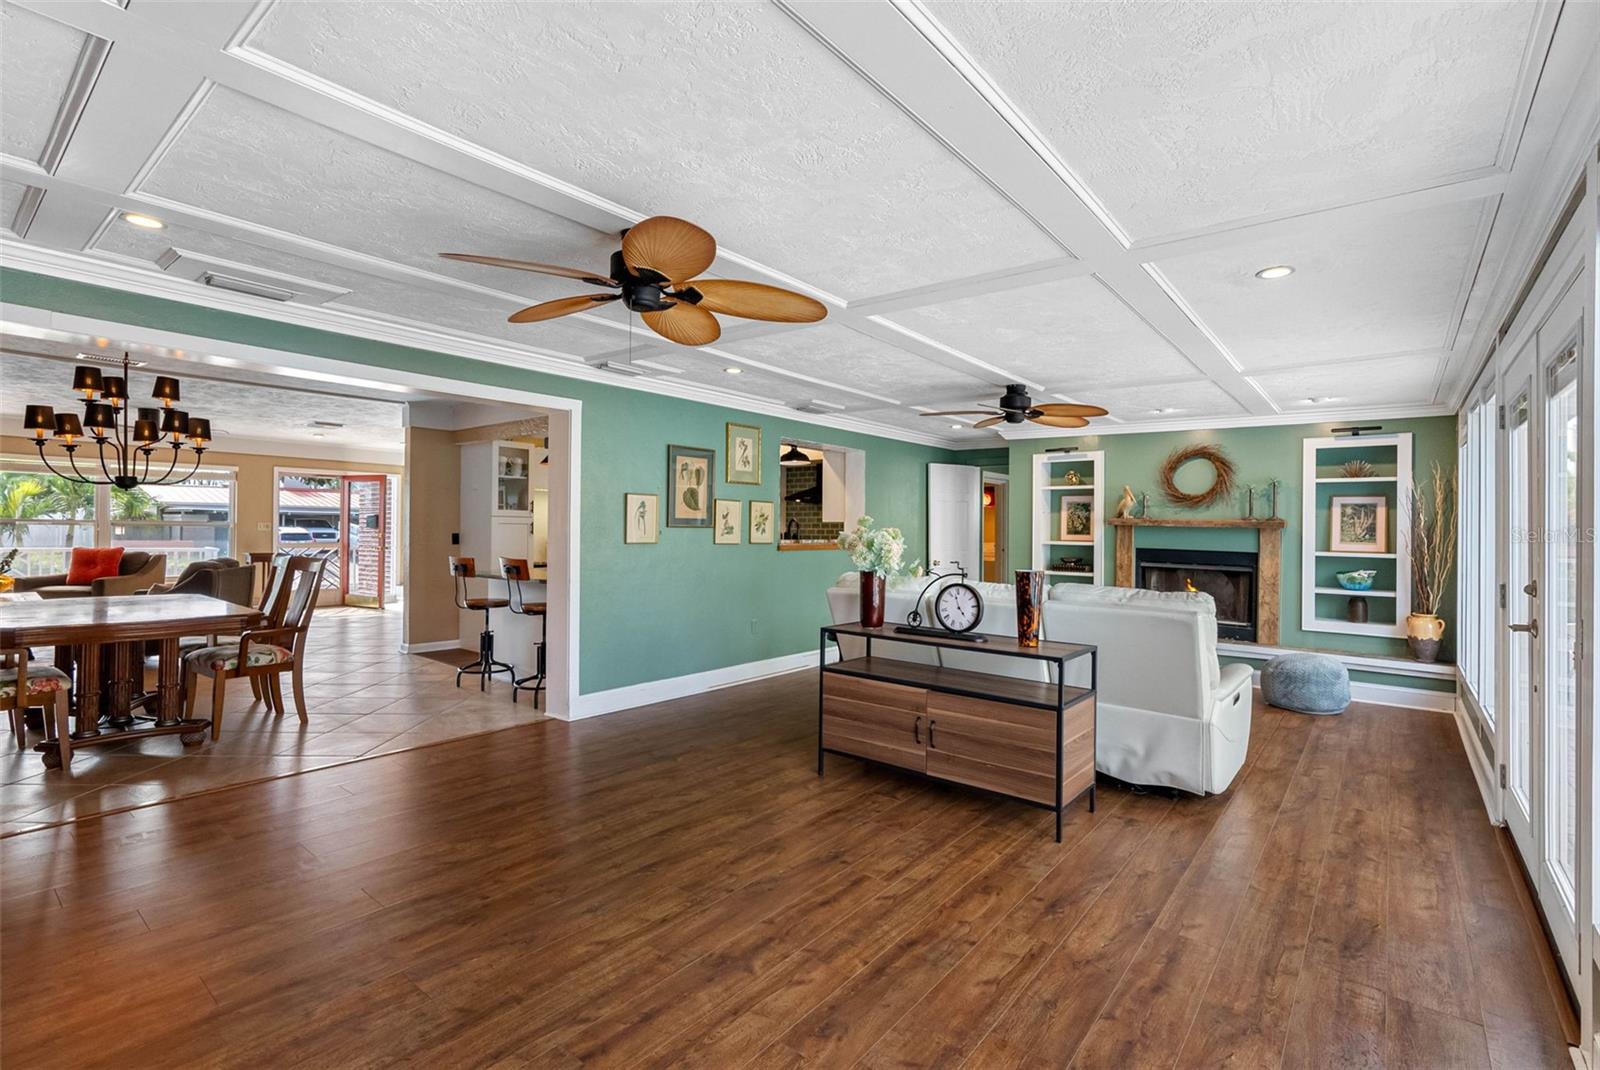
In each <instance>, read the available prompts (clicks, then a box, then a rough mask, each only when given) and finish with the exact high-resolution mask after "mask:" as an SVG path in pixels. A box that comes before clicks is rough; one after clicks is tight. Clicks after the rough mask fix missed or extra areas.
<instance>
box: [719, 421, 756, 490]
mask: <svg viewBox="0 0 1600 1070" xmlns="http://www.w3.org/2000/svg"><path fill="white" fill-rule="evenodd" d="M723 463H724V464H725V465H726V466H727V469H728V470H727V472H726V473H724V475H723V479H724V481H725V482H728V483H750V484H759V483H760V482H761V428H759V427H751V426H750V425H749V424H729V425H728V442H727V449H726V452H725V454H724V462H723Z"/></svg>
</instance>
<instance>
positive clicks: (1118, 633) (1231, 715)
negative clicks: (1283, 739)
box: [828, 572, 1251, 794]
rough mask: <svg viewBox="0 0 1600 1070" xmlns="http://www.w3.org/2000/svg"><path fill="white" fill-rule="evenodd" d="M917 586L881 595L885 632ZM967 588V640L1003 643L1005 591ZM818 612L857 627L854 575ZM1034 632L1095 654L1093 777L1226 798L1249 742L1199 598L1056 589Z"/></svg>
mask: <svg viewBox="0 0 1600 1070" xmlns="http://www.w3.org/2000/svg"><path fill="white" fill-rule="evenodd" d="M925 582H926V581H924V580H917V581H902V582H900V583H897V584H896V585H894V586H893V587H892V588H891V589H890V591H889V596H888V604H887V607H886V610H885V613H884V623H885V624H889V625H892V624H895V623H900V622H903V621H904V620H905V618H906V612H907V611H908V610H909V609H911V608H912V605H913V604H914V602H915V600H916V598H917V594H918V592H919V591H921V590H922V587H923V584H924V583H925ZM974 586H976V587H977V588H978V589H979V592H980V593H981V594H982V595H983V600H984V616H983V622H982V624H981V625H980V626H979V630H980V631H983V632H985V633H987V634H990V635H1015V634H1016V622H1017V614H1016V593H1015V591H1014V590H1013V589H1012V588H1011V586H1010V585H1008V584H998V583H984V584H974ZM935 590H937V588H935ZM930 599H931V592H930ZM828 609H829V612H830V613H831V614H832V617H833V620H834V623H836V624H842V623H846V622H848V621H854V620H858V619H860V615H861V614H860V588H859V585H858V582H857V577H856V574H855V573H853V572H850V573H846V574H845V575H843V576H841V577H839V580H838V582H837V583H836V584H835V585H834V586H833V587H832V588H830V589H829V591H828ZM930 612H931V606H924V608H923V616H924V617H927V616H929V615H930ZM1041 634H1042V636H1043V638H1045V639H1049V640H1057V641H1061V642H1079V643H1093V644H1095V645H1096V646H1097V647H1099V665H1098V671H1099V679H1098V681H1097V684H1098V688H1099V694H1098V698H1097V713H1096V725H1095V727H1096V746H1095V767H1096V768H1097V769H1099V770H1100V771H1101V772H1103V773H1108V774H1110V775H1111V776H1114V777H1117V778H1118V779H1120V780H1126V781H1128V782H1129V783H1133V784H1159V785H1164V786H1167V787H1173V788H1180V789H1182V790H1184V791H1189V792H1194V793H1196V794H1204V793H1207V792H1220V791H1225V790H1227V787H1228V785H1229V784H1231V783H1232V782H1233V778H1234V776H1235V775H1237V773H1238V772H1239V768H1240V767H1241V766H1242V765H1243V764H1244V756H1245V751H1246V749H1247V748H1248V746H1249V742H1250V710H1251V694H1250V670H1249V668H1248V667H1247V666H1244V665H1227V666H1224V665H1220V664H1219V663H1218V662H1217V617H1216V604H1215V603H1214V602H1213V601H1212V600H1211V596H1210V595H1205V594H1184V593H1177V594H1167V593H1163V592H1158V591H1141V590H1133V589H1130V588H1126V587H1092V586H1088V585H1086V584H1057V585H1055V586H1054V587H1052V588H1051V589H1050V592H1049V597H1048V598H1047V599H1046V600H1045V604H1044V607H1043V612H1042V614H1041ZM858 643H859V641H853V640H849V639H843V640H841V644H842V646H843V649H842V650H841V655H842V656H843V657H846V658H850V657H859V656H860V654H861V652H862V651H861V649H860V646H859V645H858ZM873 653H874V654H875V655H878V656H881V657H895V658H903V659H904V660H908V661H920V662H924V663H939V664H944V665H948V666H950V667H952V668H963V669H976V670H979V671H985V672H995V671H997V670H998V671H999V672H1000V674H1002V675H1009V676H1025V677H1028V678H1031V679H1044V678H1046V674H1047V673H1048V671H1049V670H1048V667H1047V666H1045V665H1043V664H1041V663H1038V662H1028V661H1022V660H1020V659H1016V658H996V657H992V656H986V655H983V654H978V653H969V652H967V651H964V650H952V651H946V650H942V649H940V648H933V647H918V646H910V645H907V644H891V643H890V642H887V641H880V642H875V643H874V644H873ZM1067 683H1068V684H1075V685H1078V686H1087V685H1088V683H1089V679H1088V665H1087V663H1086V662H1078V663H1077V664H1075V665H1074V666H1072V667H1070V668H1069V670H1068V676H1067Z"/></svg>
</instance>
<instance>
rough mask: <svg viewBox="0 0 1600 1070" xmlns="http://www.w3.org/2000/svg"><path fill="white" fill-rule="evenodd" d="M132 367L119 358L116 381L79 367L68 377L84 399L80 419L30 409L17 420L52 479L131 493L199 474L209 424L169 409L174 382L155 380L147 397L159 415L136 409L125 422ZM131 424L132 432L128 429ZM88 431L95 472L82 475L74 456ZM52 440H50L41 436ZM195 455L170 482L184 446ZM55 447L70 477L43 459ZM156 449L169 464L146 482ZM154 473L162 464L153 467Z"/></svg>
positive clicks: (162, 378) (165, 378)
mask: <svg viewBox="0 0 1600 1070" xmlns="http://www.w3.org/2000/svg"><path fill="white" fill-rule="evenodd" d="M131 366H132V362H131V361H130V360H129V358H128V354H127V353H124V354H122V374H121V375H101V374H100V369H99V368H95V367H92V366H90V365H87V364H80V365H78V366H77V368H75V369H74V370H73V373H72V389H73V391H74V392H76V393H79V394H82V395H83V419H82V420H81V421H80V420H79V419H78V417H77V416H75V415H74V414H72V413H70V412H61V413H58V412H56V411H55V410H54V409H53V408H51V407H50V406H49V405H29V406H28V407H27V411H26V412H25V413H24V415H23V417H22V426H23V427H24V428H25V429H27V430H29V431H32V432H33V438H34V445H35V446H37V447H38V448H39V459H40V460H41V461H43V462H44V466H45V467H46V468H48V469H49V470H50V471H51V472H52V473H54V474H55V475H57V476H60V477H61V478H62V479H70V480H72V481H73V482H74V483H90V484H95V485H105V486H114V487H120V488H122V489H123V490H132V489H133V488H134V487H137V486H140V485H141V484H148V485H151V486H161V485H162V484H167V483H182V482H184V481H185V480H187V479H189V478H190V477H191V476H193V475H194V474H195V472H196V471H197V470H199V468H200V458H201V457H203V456H205V452H206V443H207V442H210V441H211V421H210V420H204V419H201V418H200V417H198V416H190V415H189V414H188V413H186V412H184V411H183V410H182V409H175V408H173V407H172V406H173V403H174V402H176V401H177V400H178V380H177V379H174V378H173V377H172V376H170V375H158V376H156V384H155V388H154V389H153V390H151V391H150V396H151V397H153V398H155V399H156V400H157V401H159V402H161V408H159V409H144V408H142V409H139V410H138V416H136V417H134V418H133V419H131V420H130V419H129V414H130V412H131V411H132V410H130V409H129V407H128V369H129V368H130V367H131ZM130 424H131V426H130ZM85 428H87V429H88V431H89V435H90V436H91V438H90V441H92V442H93V443H94V445H95V448H96V452H97V453H98V454H99V456H98V458H97V459H98V461H99V463H100V471H99V472H98V473H96V472H95V471H94V468H93V466H92V464H91V466H90V467H89V473H88V474H87V475H85V474H84V473H83V471H82V470H81V469H80V468H79V467H78V458H77V452H78V448H79V446H80V445H81V443H80V442H79V440H80V439H83V438H84V429H85ZM47 435H48V436H52V437H50V438H49V439H47V438H46V436H47ZM185 439H188V442H189V448H190V449H192V450H194V464H193V465H192V466H191V467H190V468H189V471H187V472H185V473H184V474H183V475H180V476H176V477H174V476H173V472H174V471H176V470H177V467H178V461H179V459H180V457H181V455H182V453H183V446H184V440H185ZM47 441H49V442H54V443H55V444H56V445H58V446H60V447H61V449H62V450H63V451H65V452H66V455H67V464H68V466H69V467H70V468H71V469H72V473H71V474H70V475H69V474H67V473H66V472H62V471H60V470H59V469H57V468H56V466H55V465H53V464H51V463H50V458H49V456H47V455H46V454H45V450H44V448H45V444H46V442H47ZM161 446H170V447H171V448H172V459H171V460H170V461H168V462H167V470H166V471H165V472H162V473H161V474H160V475H158V476H156V477H155V478H154V479H152V478H151V477H150V458H151V457H152V456H153V455H154V454H155V452H156V450H157V449H158V448H159V447H161ZM155 466H156V469H157V470H158V471H159V470H160V468H161V462H160V461H159V460H157V461H156V465H155Z"/></svg>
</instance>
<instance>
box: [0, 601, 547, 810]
mask: <svg viewBox="0 0 1600 1070" xmlns="http://www.w3.org/2000/svg"><path fill="white" fill-rule="evenodd" d="M400 634H401V620H400V611H399V609H398V607H391V608H390V609H388V610H384V611H378V610H371V609H349V608H335V609H319V610H318V611H317V612H316V615H315V616H314V617H313V618H312V623H311V640H310V643H309V646H308V650H309V651H310V654H309V655H308V657H307V660H306V668H305V684H306V702H307V706H308V708H307V714H308V717H309V723H308V724H306V725H301V724H300V720H299V718H298V717H296V716H295V712H294V700H293V699H292V698H291V697H290V696H289V694H288V690H289V689H288V688H287V687H285V688H284V694H285V698H287V699H288V700H289V712H288V714H286V715H285V716H283V717H274V716H273V715H272V714H271V713H270V712H268V710H267V707H266V704H265V703H262V702H256V701H253V700H252V699H251V696H250V686H249V684H247V683H246V682H245V681H243V680H235V681H233V682H232V683H230V684H229V685H228V704H227V707H226V712H225V713H224V714H223V721H222V738H221V739H219V740H217V741H216V742H211V741H209V740H208V741H207V742H205V743H204V744H202V745H200V746H198V747H184V746H183V745H182V744H181V743H180V742H179V741H178V737H176V736H161V737H157V738H154V739H141V740H133V741H131V742H128V743H123V744H112V745H110V746H105V747H93V748H86V749H84V750H80V751H78V752H77V753H76V754H75V755H74V756H73V760H72V768H71V770H70V771H67V770H59V769H55V770H47V769H45V768H44V766H43V764H42V763H41V762H40V760H39V755H38V754H36V753H34V752H33V751H32V750H31V749H30V750H27V751H18V750H16V749H15V746H14V744H13V742H12V740H11V735H10V732H9V731H6V732H5V733H4V737H3V743H0V748H3V749H0V834H6V833H13V832H21V831H25V830H27V829H31V828H36V827H38V826H40V825H48V824H54V823H57V822H61V821H70V820H74V819H77V818H81V817H87V816H89V815H91V814H98V813H105V812H108V811H111V810H120V809H125V808H127V807H130V806H140V805H144V804H147V803H153V802H160V801H163V800H166V799H176V798H181V797H182V796H185V795H193V794H196V793H198V792H203V791H210V790H212V789H214V788H220V787H226V786H228V785H232V784H244V783H249V782H251V781H255V780H264V779H268V778H272V777H279V776H287V775H289V774H292V773H298V772H303V771H305V770H307V769H316V768H320V767H322V766H328V765H337V764H340V763H342V762H348V761H352V760H354V759H356V758H360V757H363V756H368V755H373V754H387V753H390V752H393V751H398V750H409V749H411V748H413V747H418V746H423V745H426V744H430V743H438V742H440V741H442V740H447V739H459V738H461V737H463V736H471V735H477V734H478V733H481V732H492V731H496V730H498V729H502V728H510V727H512V726H515V725H522V724H531V723H533V722H535V721H542V720H544V719H545V718H544V716H543V714H542V713H540V712H539V711H538V710H535V709H534V708H533V705H532V703H531V702H530V701H529V698H530V696H528V695H526V694H524V695H521V696H519V697H518V701H517V703H516V704H515V705H513V704H512V702H511V694H510V688H509V686H508V685H507V684H506V683H505V682H504V678H503V677H502V678H500V679H499V680H496V681H495V682H494V683H493V684H491V685H490V688H489V690H488V691H487V692H483V693H480V692H479V691H478V689H477V686H476V682H475V681H474V680H472V679H471V678H465V679H463V680H462V685H461V687H460V688H459V689H458V688H457V687H456V686H455V683H454V678H455V671H454V669H453V668H452V667H451V664H449V663H447V662H456V661H459V662H466V661H470V660H471V658H472V655H471V653H470V652H467V651H463V652H461V653H460V654H459V655H455V654H451V655H449V657H448V658H446V657H444V656H441V655H433V656H420V655H408V654H401V653H399V649H400ZM519 668H520V667H519ZM208 686H209V685H208V684H207V683H205V682H202V683H201V685H200V702H199V705H200V708H201V709H202V710H209V709H210V694H209V691H208V690H207V688H208ZM540 701H541V705H542V704H543V699H542V697H541V700H540ZM38 739H39V737H38V736H37V735H36V734H34V733H31V732H30V733H29V737H28V745H29V747H30V748H31V747H32V745H33V744H34V743H36V742H37V741H38Z"/></svg>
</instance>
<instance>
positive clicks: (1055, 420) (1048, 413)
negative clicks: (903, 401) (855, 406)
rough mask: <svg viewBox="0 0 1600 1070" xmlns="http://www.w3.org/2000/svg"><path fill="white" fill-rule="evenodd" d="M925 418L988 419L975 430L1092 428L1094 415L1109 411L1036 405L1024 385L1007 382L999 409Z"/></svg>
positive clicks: (1060, 403) (1062, 403)
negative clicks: (1027, 425)
mask: <svg viewBox="0 0 1600 1070" xmlns="http://www.w3.org/2000/svg"><path fill="white" fill-rule="evenodd" d="M922 415H924V416H982V417H985V419H982V420H979V421H978V422H977V423H975V424H973V425H972V426H973V427H993V426H994V425H995V424H1020V423H1022V422H1023V421H1025V420H1026V421H1031V422H1033V423H1036V424H1043V425H1044V426H1046V427H1088V426H1089V420H1088V418H1089V417H1090V416H1104V415H1106V410H1105V409H1102V408H1101V407H1100V406H1098V405H1077V404H1073V403H1070V402H1065V401H1047V402H1045V403H1044V404H1042V405H1035V404H1034V403H1033V399H1032V398H1030V397H1029V396H1028V388H1027V386H1026V385H1025V384H1023V383H1007V384H1006V392H1005V393H1004V394H1003V395H1001V398H1000V406H999V408H998V409H957V410H954V411H951V412H925V413H923V414H922Z"/></svg>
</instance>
